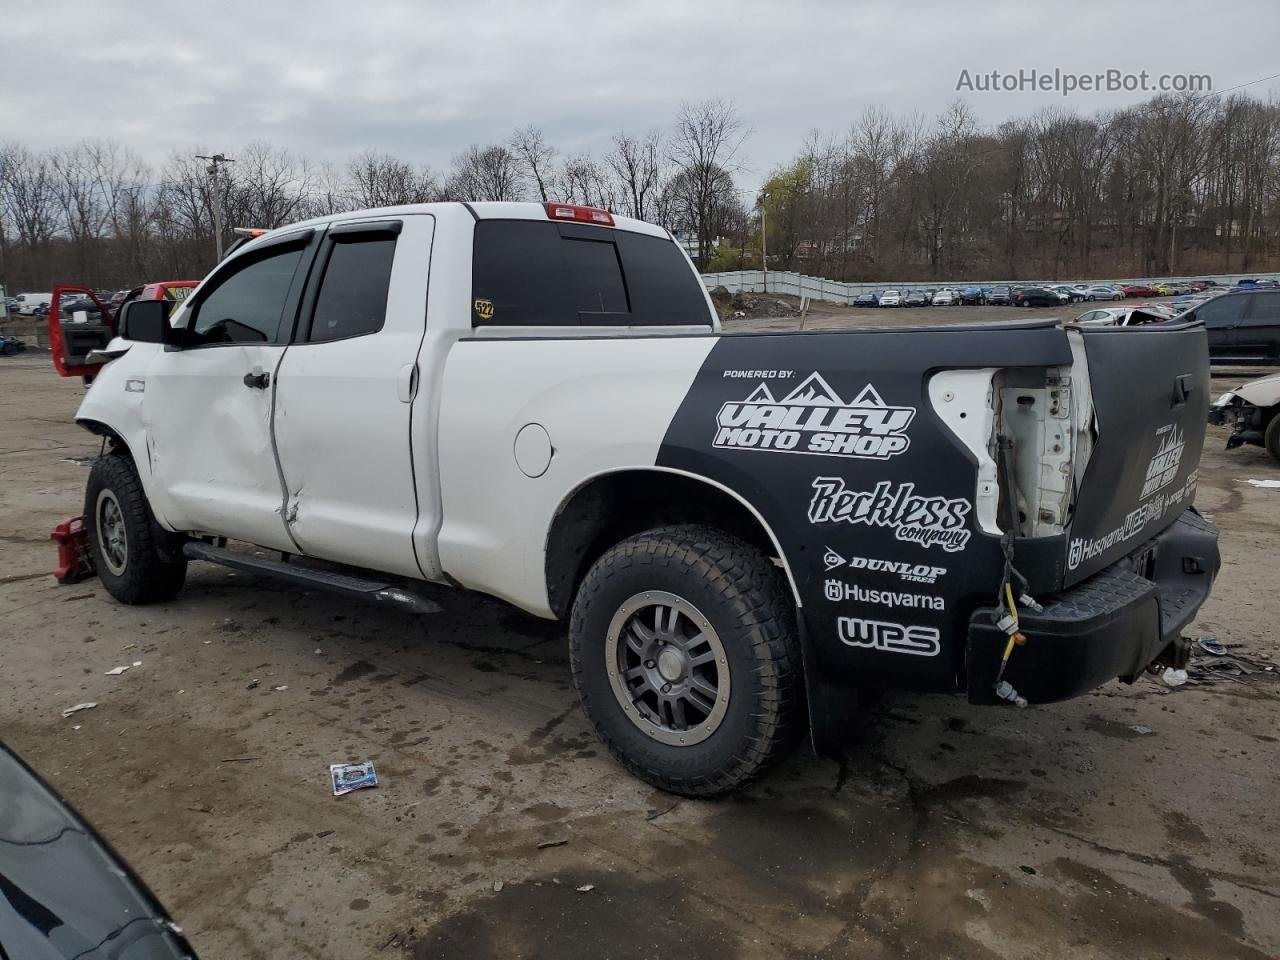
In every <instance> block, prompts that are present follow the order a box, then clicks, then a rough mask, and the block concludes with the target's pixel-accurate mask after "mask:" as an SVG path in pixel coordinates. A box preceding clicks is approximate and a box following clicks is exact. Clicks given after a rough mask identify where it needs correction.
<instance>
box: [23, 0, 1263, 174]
mask: <svg viewBox="0 0 1280 960" xmlns="http://www.w3.org/2000/svg"><path fill="white" fill-rule="evenodd" d="M0 24H3V29H2V30H0V37H2V38H3V51H4V53H3V56H4V62H3V73H2V74H0V77H2V78H3V79H0V139H9V138H12V139H19V140H22V141H24V142H25V143H27V144H28V145H30V146H33V147H45V146H52V145H58V144H65V143H70V142H73V141H74V140H76V139H78V138H79V137H82V136H90V137H116V138H118V139H121V140H124V141H126V142H128V143H129V144H130V146H132V147H133V148H134V149H135V150H136V151H137V152H139V153H140V154H142V155H143V156H144V157H145V158H146V159H148V160H151V161H153V162H154V161H159V160H162V159H163V158H164V157H165V156H166V155H168V154H169V153H170V152H171V151H173V150H183V151H186V150H189V149H190V148H192V147H193V146H195V145H197V144H198V145H200V146H203V147H205V148H209V149H213V150H226V151H228V152H230V151H234V150H235V149H236V148H237V147H238V146H240V145H241V144H244V143H246V142H248V141H250V140H254V139H262V140H266V141H269V142H271V143H273V144H276V145H279V146H284V147H288V148H289V149H292V150H296V151H299V152H301V153H304V154H306V155H307V156H309V157H312V158H313V159H317V160H329V161H334V162H339V163H341V162H344V161H345V160H346V159H347V158H348V157H350V156H351V155H353V154H355V153H357V152H359V151H361V150H364V149H366V148H374V149H377V150H381V151H386V152H389V153H392V154H395V155H397V156H400V157H403V158H405V159H408V160H411V161H414V162H416V163H427V164H429V165H431V166H432V167H434V168H435V169H436V170H437V171H443V170H445V169H446V168H447V166H448V163H449V158H450V157H451V156H452V155H453V154H454V153H456V152H458V151H459V150H461V149H462V148H464V147H465V146H466V145H467V144H469V143H471V142H473V141H475V142H492V141H499V140H505V139H506V137H507V136H508V135H509V133H510V132H511V130H512V128H513V127H516V126H519V125H523V124H526V123H534V124H537V125H539V126H541V127H542V128H543V129H544V131H545V132H546V134H547V135H548V137H549V139H550V140H551V141H552V142H553V143H554V144H555V145H556V146H557V147H558V148H559V149H560V151H561V152H562V153H570V152H576V151H580V150H590V151H598V150H600V149H603V148H604V147H605V146H606V144H607V140H608V137H609V134H610V133H612V132H613V131H616V130H619V129H622V128H626V129H627V130H629V131H634V132H643V131H645V130H647V129H649V128H651V127H656V126H665V125H667V124H669V123H670V121H671V118H672V117H673V116H674V114H675V112H676V111H677V109H678V108H679V105H680V102H681V101H682V100H697V99H701V98H704V97H708V96H717V97H724V98H729V99H732V100H733V101H734V102H735V103H736V104H737V106H738V108H739V110H740V112H741V113H742V115H743V116H744V118H745V119H746V121H747V123H748V124H749V125H750V127H751V130H752V133H751V136H750V138H749V139H748V140H747V142H746V144H745V149H744V155H745V156H744V159H745V161H746V169H745V170H744V171H743V173H742V175H741V181H742V184H743V186H745V187H750V186H753V185H754V184H756V183H758V182H759V181H760V180H761V179H762V177H763V175H764V174H765V173H766V172H767V171H768V169H769V168H770V167H772V166H773V165H775V164H778V163H781V162H784V161H786V160H787V159H789V158H790V157H791V156H792V155H793V153H794V151H795V150H796V148H797V147H798V146H799V144H800V141H801V140H802V139H803V137H804V136H805V134H806V132H807V131H808V130H810V129H811V128H813V127H821V128H823V129H834V130H841V131H842V130H844V129H845V128H847V126H848V125H849V124H850V122H852V121H853V120H854V119H856V118H857V116H858V115H859V114H860V113H861V112H862V111H863V109H864V108H866V107H867V106H868V105H873V104H874V105H879V106H883V107H885V108H888V109H890V110H893V111H897V112H904V113H905V112H909V111H913V110H914V111H920V112H921V113H922V114H924V115H925V116H926V117H930V118H931V117H932V116H934V115H935V114H937V113H938V112H939V111H940V110H941V109H942V108H943V107H944V106H945V105H946V104H947V103H948V102H949V101H950V100H952V99H954V98H955V97H956V96H957V93H956V82H957V78H958V77H959V75H960V71H961V70H962V69H968V70H969V71H970V72H971V73H973V74H978V73H982V72H989V71H991V70H1002V71H1007V72H1015V71H1017V70H1018V69H1020V68H1022V69H1030V68H1037V69H1039V70H1042V71H1052V70H1053V69H1054V68H1060V69H1062V70H1063V71H1070V72H1074V73H1082V74H1083V73H1093V72H1097V71H1103V70H1106V69H1108V68H1115V69H1120V70H1125V71H1132V72H1137V71H1139V70H1147V71H1149V72H1150V73H1151V74H1152V75H1153V76H1155V75H1159V74H1162V73H1208V74H1210V75H1212V77H1213V83H1214V88H1215V89H1218V90H1221V89H1224V88H1226V87H1230V86H1234V85H1236V84H1239V83H1244V82H1246V81H1251V80H1256V79H1258V78H1261V77H1265V76H1268V75H1269V74H1276V73H1280V16H1277V8H1276V6H1275V0H1238V2H1232V3H1230V4H1205V3H1203V2H1194V3H1193V2H1185V0H1159V2H1146V0H1142V2H1128V3H1124V2H1122V3H1095V2H1076V3H1050V2H994V3H987V4H984V5H983V6H982V7H981V8H979V7H977V6H976V5H971V4H961V3H956V2H948V3H943V2H932V0H928V2H918V3H911V4H908V3H905V2H900V3H896V4H890V3H879V2H873V3H858V4H853V3H835V2H829V3H783V2H778V3H756V2H745V0H737V2H719V0H698V2H696V3H695V2H669V0H643V2H634V0H633V2H622V3H613V2H608V0H596V2H583V3H578V2H563V0H561V2H557V0H547V2H534V3H527V4H525V3H513V2H509V3H488V2H482V0H465V2H453V3H450V4H438V3H426V2H423V3H413V2H399V0H389V2H369V3H361V2H359V0H345V2H327V0H311V2H307V3H299V2H294V0H288V2H283V0H280V2H277V0H255V2H252V3H249V2H240V0H231V2H217V0H214V2H206V3H188V2H183V0H177V2H175V0H169V2H163V3H162V2H158V0H127V2H126V0H98V2H63V0H0ZM1247 89H1248V90H1249V91H1250V92H1252V93H1253V94H1254V95H1255V96H1261V97H1266V96H1270V95H1277V94H1280V80H1272V81H1269V82H1267V83H1261V84H1255V85H1254V86H1251V87H1249V88H1247ZM1147 96H1149V94H1136V93H1114V94H1106V93H1087V94H1086V93H1076V94H1075V95H1073V96H1071V97H1068V98H1065V99H1064V98H1062V97H1061V96H1059V95H1057V94H1054V93H1043V92H1040V93H1034V92H1028V93H969V94H965V99H966V100H967V101H968V102H969V104H970V105H971V106H972V107H973V109H974V110H975V112H976V113H977V115H978V116H979V118H980V119H981V120H982V121H984V122H986V123H997V122H999V121H1001V120H1003V119H1006V118H1008V117H1010V116H1013V115H1022V114H1026V113H1030V112H1032V111H1034V110H1036V109H1038V108H1040V107H1042V106H1047V105H1066V106H1068V107H1073V108H1076V109H1078V110H1080V111H1090V110H1093V109H1095V108H1109V107H1119V106H1123V105H1126V104H1129V103H1134V102H1137V101H1140V100H1144V99H1146V98H1147Z"/></svg>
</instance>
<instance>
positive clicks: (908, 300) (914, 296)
mask: <svg viewBox="0 0 1280 960" xmlns="http://www.w3.org/2000/svg"><path fill="white" fill-rule="evenodd" d="M902 305H903V306H904V307H927V306H929V295H928V294H926V293H925V292H924V291H923V290H908V291H907V295H906V296H905V297H903V298H902Z"/></svg>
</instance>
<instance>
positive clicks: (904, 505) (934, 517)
mask: <svg viewBox="0 0 1280 960" xmlns="http://www.w3.org/2000/svg"><path fill="white" fill-rule="evenodd" d="M915 491H916V485H915V484H914V483H899V484H894V483H891V482H890V481H888V480H881V481H880V482H879V483H877V484H876V485H875V487H874V488H873V489H871V490H850V489H849V488H848V487H846V486H845V483H844V480H842V479H841V478H840V477H817V478H815V479H814V481H813V499H812V500H810V501H809V522H810V523H814V524H819V523H849V524H854V525H857V524H866V525H867V526H869V527H890V528H892V530H893V535H894V536H895V537H897V539H899V540H901V541H902V542H903V543H918V544H920V546H922V547H934V546H938V547H942V549H943V550H945V551H947V552H948V553H958V552H959V551H961V550H963V549H964V548H965V547H966V546H967V545H968V543H969V535H970V531H969V529H968V528H967V527H966V525H965V524H966V520H967V519H968V516H969V511H970V509H972V504H970V503H969V501H968V500H963V499H960V498H958V497H955V498H952V497H922V496H920V495H919V494H917V493H916V492H915Z"/></svg>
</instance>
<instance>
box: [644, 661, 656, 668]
mask: <svg viewBox="0 0 1280 960" xmlns="http://www.w3.org/2000/svg"><path fill="white" fill-rule="evenodd" d="M644 665H645V666H646V667H648V668H649V669H650V670H652V669H653V668H654V667H656V666H657V665H658V664H657V663H656V662H655V661H653V660H646V661H645V662H644Z"/></svg>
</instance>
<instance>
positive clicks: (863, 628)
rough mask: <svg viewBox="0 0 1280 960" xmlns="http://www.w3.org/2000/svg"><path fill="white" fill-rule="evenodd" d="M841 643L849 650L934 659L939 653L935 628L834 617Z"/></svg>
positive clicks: (939, 645)
mask: <svg viewBox="0 0 1280 960" xmlns="http://www.w3.org/2000/svg"><path fill="white" fill-rule="evenodd" d="M836 628H837V629H838V630H839V631H840V640H841V641H842V642H843V643H847V644H848V645H849V646H851V647H872V648H873V649H876V650H883V651H885V653H910V654H914V655H915V656H918V657H936V656H937V655H938V651H939V650H941V649H942V644H941V643H940V642H939V634H938V630H937V628H936V627H908V626H903V625H902V624H900V623H885V622H884V621H882V620H859V619H857V618H856V617H836Z"/></svg>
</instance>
